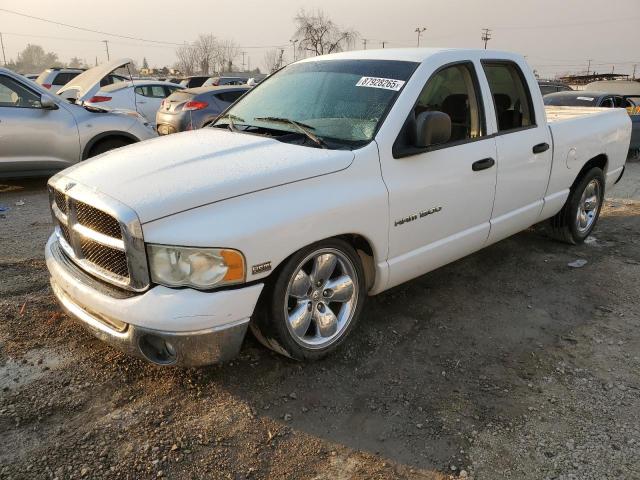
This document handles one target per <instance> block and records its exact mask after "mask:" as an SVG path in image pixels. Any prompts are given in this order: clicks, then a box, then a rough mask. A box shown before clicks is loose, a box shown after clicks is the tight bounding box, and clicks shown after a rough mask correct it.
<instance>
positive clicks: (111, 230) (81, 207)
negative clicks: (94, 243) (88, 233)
mask: <svg viewBox="0 0 640 480" xmlns="http://www.w3.org/2000/svg"><path fill="white" fill-rule="evenodd" d="M76 217H77V219H78V223H79V224H80V225H84V226H85V227H87V228H90V229H91V230H95V231H96V232H100V233H102V234H103V235H107V236H109V237H112V238H118V239H121V238H122V231H121V230H120V223H119V222H118V221H117V220H116V219H115V218H113V217H112V216H111V215H109V214H108V213H104V212H103V211H102V210H98V209H97V208H94V207H92V206H91V205H87V204H86V203H84V202H76Z"/></svg>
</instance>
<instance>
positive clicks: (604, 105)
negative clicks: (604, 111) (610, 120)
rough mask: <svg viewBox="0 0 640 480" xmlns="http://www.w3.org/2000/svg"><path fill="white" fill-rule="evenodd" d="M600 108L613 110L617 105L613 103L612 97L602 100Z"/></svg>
mask: <svg viewBox="0 0 640 480" xmlns="http://www.w3.org/2000/svg"><path fill="white" fill-rule="evenodd" d="M599 106H600V107H602V108H613V107H614V106H615V104H614V103H613V98H612V97H605V98H603V99H602V101H601V102H600V105H599Z"/></svg>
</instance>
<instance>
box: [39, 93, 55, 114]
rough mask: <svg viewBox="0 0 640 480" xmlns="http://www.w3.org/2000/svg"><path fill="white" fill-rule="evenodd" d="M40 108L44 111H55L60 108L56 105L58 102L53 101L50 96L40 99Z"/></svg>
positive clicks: (43, 96)
mask: <svg viewBox="0 0 640 480" xmlns="http://www.w3.org/2000/svg"><path fill="white" fill-rule="evenodd" d="M40 108H42V109H44V110H55V109H56V108H58V105H56V102H54V101H53V98H51V97H49V96H48V95H42V96H41V97H40Z"/></svg>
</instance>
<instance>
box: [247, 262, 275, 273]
mask: <svg viewBox="0 0 640 480" xmlns="http://www.w3.org/2000/svg"><path fill="white" fill-rule="evenodd" d="M269 270H271V262H263V263H259V264H257V265H254V266H253V267H251V273H252V274H253V275H258V274H259V273H264V272H268V271H269Z"/></svg>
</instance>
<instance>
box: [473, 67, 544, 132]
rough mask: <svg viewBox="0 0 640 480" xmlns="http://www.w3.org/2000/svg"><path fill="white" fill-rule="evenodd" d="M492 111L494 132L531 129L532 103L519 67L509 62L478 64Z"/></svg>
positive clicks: (533, 121) (532, 122) (533, 120)
mask: <svg viewBox="0 0 640 480" xmlns="http://www.w3.org/2000/svg"><path fill="white" fill-rule="evenodd" d="M482 65H483V67H484V73H485V74H486V76H487V80H488V81H489V89H490V90H491V95H492V96H493V104H494V106H495V110H496V117H497V121H498V131H500V132H505V131H509V130H517V129H519V128H526V127H530V126H533V125H535V117H534V112H533V101H532V100H531V94H530V92H529V88H528V87H527V83H526V81H525V78H524V75H523V73H522V70H520V67H518V65H516V64H515V63H513V62H503V61H496V62H492V61H489V62H482Z"/></svg>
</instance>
